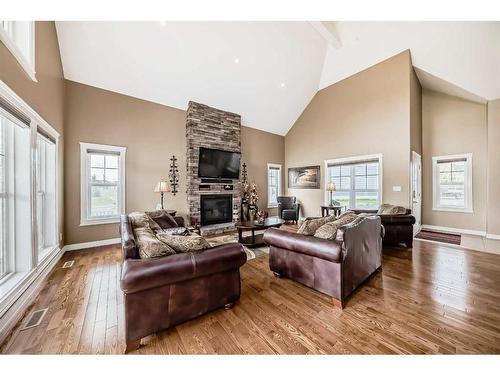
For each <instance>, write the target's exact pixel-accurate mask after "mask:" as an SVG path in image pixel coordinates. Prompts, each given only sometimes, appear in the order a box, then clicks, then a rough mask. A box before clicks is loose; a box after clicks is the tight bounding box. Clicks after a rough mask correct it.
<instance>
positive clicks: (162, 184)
mask: <svg viewBox="0 0 500 375" xmlns="http://www.w3.org/2000/svg"><path fill="white" fill-rule="evenodd" d="M169 191H170V186H169V185H168V182H167V181H164V180H161V181H159V182H158V183H157V184H156V186H155V190H154V192H155V193H167V192H169Z"/></svg>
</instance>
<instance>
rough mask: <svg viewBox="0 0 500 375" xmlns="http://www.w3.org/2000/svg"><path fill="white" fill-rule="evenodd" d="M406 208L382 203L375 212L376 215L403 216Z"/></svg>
mask: <svg viewBox="0 0 500 375" xmlns="http://www.w3.org/2000/svg"><path fill="white" fill-rule="evenodd" d="M404 214H406V208H404V207H401V206H394V205H392V204H387V203H384V204H383V205H381V206H380V208H379V209H378V211H377V215H404Z"/></svg>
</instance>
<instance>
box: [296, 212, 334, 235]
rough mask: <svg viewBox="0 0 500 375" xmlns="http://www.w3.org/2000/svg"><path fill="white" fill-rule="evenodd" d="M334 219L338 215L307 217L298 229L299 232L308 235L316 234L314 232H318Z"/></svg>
mask: <svg viewBox="0 0 500 375" xmlns="http://www.w3.org/2000/svg"><path fill="white" fill-rule="evenodd" d="M334 220H336V217H335V216H333V215H332V216H325V217H320V218H317V219H306V220H304V222H303V223H302V225H301V226H300V228H299V229H298V230H297V233H299V234H304V235H306V236H314V233H316V231H317V230H318V228H319V227H321V226H322V225H325V224H326V223H328V222H330V221H334Z"/></svg>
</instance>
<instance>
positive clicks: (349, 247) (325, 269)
mask: <svg viewBox="0 0 500 375" xmlns="http://www.w3.org/2000/svg"><path fill="white" fill-rule="evenodd" d="M382 237H383V227H382V226H381V224H380V218H379V217H378V216H367V217H363V218H358V219H356V220H355V221H353V222H352V223H350V224H347V225H345V226H343V227H341V228H339V230H338V231H337V238H336V239H335V240H324V239H321V238H316V237H314V236H306V235H303V234H298V233H292V232H289V231H285V230H280V229H275V228H271V229H268V230H266V232H265V233H264V241H265V242H266V243H267V244H268V245H269V246H270V250H269V268H270V269H271V271H273V272H274V274H275V276H277V277H287V278H290V279H292V280H295V281H297V282H299V283H301V284H304V285H306V286H308V287H310V288H313V289H315V290H317V291H320V292H322V293H325V294H327V295H329V296H331V297H332V298H333V303H334V304H335V305H336V306H338V307H340V308H343V307H344V306H345V302H346V300H347V298H348V297H349V295H350V294H351V293H352V292H353V291H354V290H355V289H356V288H357V287H358V286H360V285H361V284H362V283H363V282H364V281H365V280H366V279H367V278H368V277H370V275H372V274H373V273H374V272H375V271H377V270H378V269H379V268H380V267H381V265H382Z"/></svg>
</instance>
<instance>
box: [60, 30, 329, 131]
mask: <svg viewBox="0 0 500 375" xmlns="http://www.w3.org/2000/svg"><path fill="white" fill-rule="evenodd" d="M57 34H58V38H59V46H60V50H61V56H62V63H63V68H64V76H65V78H67V79H69V80H73V81H77V82H81V83H84V84H87V85H92V86H96V87H100V88H104V89H107V90H111V91H115V92H119V93H122V94H126V95H130V96H134V97H137V98H141V99H145V100H149V101H153V102H156V103H161V104H164V105H168V106H171V107H175V108H180V109H186V108H187V105H188V102H189V101H190V100H194V101H197V102H201V103H204V104H208V105H210V106H213V107H217V108H220V109H223V110H227V111H231V112H236V113H239V114H240V115H241V116H242V123H243V124H244V125H246V126H251V127H254V128H257V129H262V130H266V131H268V132H272V133H276V134H281V135H284V134H285V133H286V132H287V131H288V129H289V128H290V127H291V126H292V124H293V123H294V122H295V120H296V119H297V118H298V116H299V115H300V114H301V112H302V111H303V109H304V108H305V107H306V106H307V104H308V103H309V102H310V100H311V99H312V97H313V96H314V94H315V93H316V92H317V90H318V86H319V81H320V78H321V69H322V67H323V61H324V59H325V53H326V42H325V41H324V39H323V38H322V37H321V36H320V35H319V34H318V33H317V32H316V31H315V30H314V29H313V28H312V27H311V26H310V25H309V24H308V23H307V22H165V23H164V25H162V24H161V23H160V22H57ZM235 59H238V61H239V62H238V63H237V64H236V63H235ZM282 84H283V85H284V87H282Z"/></svg>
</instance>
